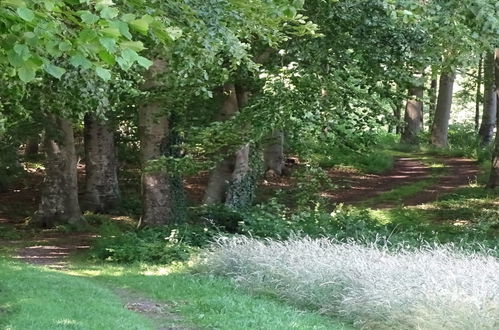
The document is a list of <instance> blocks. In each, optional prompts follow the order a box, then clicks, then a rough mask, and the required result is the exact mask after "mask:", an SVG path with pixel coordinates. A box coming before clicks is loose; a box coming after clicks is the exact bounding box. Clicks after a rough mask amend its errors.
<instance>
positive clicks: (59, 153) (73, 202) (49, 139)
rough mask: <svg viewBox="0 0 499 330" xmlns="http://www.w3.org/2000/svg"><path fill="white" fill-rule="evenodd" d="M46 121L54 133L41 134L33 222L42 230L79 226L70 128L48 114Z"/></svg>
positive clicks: (64, 122)
mask: <svg viewBox="0 0 499 330" xmlns="http://www.w3.org/2000/svg"><path fill="white" fill-rule="evenodd" d="M47 120H49V122H50V124H51V127H53V128H55V130H47V131H46V132H45V141H44V148H45V152H46V153H47V162H46V169H45V171H46V175H45V180H44V182H43V187H42V195H41V201H40V205H39V207H38V212H37V214H36V216H35V219H36V221H37V222H38V223H40V224H41V225H42V226H44V227H52V226H53V225H55V224H57V223H69V224H71V225H74V226H76V227H79V226H81V225H82V224H83V223H84V220H83V218H82V213H81V210H80V206H79V203H78V181H77V172H76V152H75V148H74V136H73V125H72V123H71V121H69V120H67V119H63V118H61V117H58V116H55V115H48V116H47Z"/></svg>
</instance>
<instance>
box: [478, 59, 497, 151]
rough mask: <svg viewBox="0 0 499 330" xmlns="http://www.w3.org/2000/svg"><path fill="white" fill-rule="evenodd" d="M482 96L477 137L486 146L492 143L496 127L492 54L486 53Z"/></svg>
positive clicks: (495, 98)
mask: <svg viewBox="0 0 499 330" xmlns="http://www.w3.org/2000/svg"><path fill="white" fill-rule="evenodd" d="M483 68H484V73H483V78H484V80H483V81H484V89H485V92H484V95H483V99H484V100H483V114H482V124H481V125H480V130H479V131H478V135H479V136H480V142H481V144H482V145H487V144H489V143H491V142H492V140H493V138H494V128H495V126H496V113H497V96H496V86H495V82H494V71H495V64H494V53H493V52H492V53H488V54H486V56H485V62H484V66H483Z"/></svg>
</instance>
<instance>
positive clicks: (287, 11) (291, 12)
mask: <svg viewBox="0 0 499 330" xmlns="http://www.w3.org/2000/svg"><path fill="white" fill-rule="evenodd" d="M282 13H283V14H284V16H286V17H289V18H294V17H295V16H296V14H297V11H296V8H295V7H291V6H288V7H286V8H284V10H283V11H282Z"/></svg>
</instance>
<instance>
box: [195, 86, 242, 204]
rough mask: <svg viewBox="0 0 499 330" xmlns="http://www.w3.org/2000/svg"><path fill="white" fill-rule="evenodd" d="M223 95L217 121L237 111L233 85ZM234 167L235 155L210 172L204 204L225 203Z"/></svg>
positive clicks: (226, 88) (230, 116)
mask: <svg viewBox="0 0 499 330" xmlns="http://www.w3.org/2000/svg"><path fill="white" fill-rule="evenodd" d="M223 93H224V95H226V98H225V100H224V101H223V103H222V106H221V107H220V113H219V115H218V120H220V121H225V120H229V119H230V118H232V116H234V114H236V113H237V111H239V102H238V97H237V92H236V86H235V85H234V84H225V85H224V86H223ZM234 167H235V155H230V156H228V157H227V158H225V159H224V160H222V161H221V162H220V163H219V164H218V165H217V166H216V167H215V168H214V169H213V171H212V172H211V175H210V179H209V181H208V186H207V187H206V191H205V193H204V199H203V203H204V204H208V205H211V204H219V203H223V202H225V199H226V194H227V190H228V188H229V184H230V182H231V180H232V173H233V172H234Z"/></svg>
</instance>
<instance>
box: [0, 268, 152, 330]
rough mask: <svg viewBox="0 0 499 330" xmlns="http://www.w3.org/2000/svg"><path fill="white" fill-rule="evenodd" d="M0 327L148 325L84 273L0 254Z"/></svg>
mask: <svg viewBox="0 0 499 330" xmlns="http://www.w3.org/2000/svg"><path fill="white" fill-rule="evenodd" d="M0 278H1V279H2V280H1V281H0V292H1V294H0V311H2V312H1V313H0V328H4V329H23V330H30V329H33V330H40V329H61V328H63V329H154V326H153V324H152V322H151V321H150V320H148V319H146V318H144V317H141V316H139V315H138V314H135V313H133V312H131V311H128V310H127V309H124V308H123V305H122V303H121V301H120V299H119V298H118V297H117V296H116V295H115V294H114V293H113V292H112V291H111V290H110V289H107V288H105V287H103V286H101V285H98V284H97V283H95V282H93V281H90V280H88V279H85V278H78V277H74V276H70V275H67V274H63V273H60V272H56V271H50V270H46V269H42V268H35V267H31V266H28V265H23V264H17V263H13V262H10V261H7V260H6V259H0Z"/></svg>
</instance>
